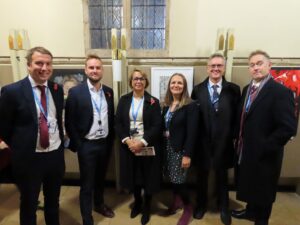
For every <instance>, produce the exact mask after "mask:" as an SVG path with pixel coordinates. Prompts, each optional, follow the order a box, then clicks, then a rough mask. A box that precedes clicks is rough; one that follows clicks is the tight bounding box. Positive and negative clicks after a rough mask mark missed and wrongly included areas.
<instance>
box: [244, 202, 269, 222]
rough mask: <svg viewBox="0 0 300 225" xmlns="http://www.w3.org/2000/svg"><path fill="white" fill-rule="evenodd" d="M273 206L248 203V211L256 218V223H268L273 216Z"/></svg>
mask: <svg viewBox="0 0 300 225" xmlns="http://www.w3.org/2000/svg"><path fill="white" fill-rule="evenodd" d="M272 206H273V204H272V203H269V204H264V205H261V204H260V205H259V204H254V203H247V206H246V209H247V212H248V213H249V214H250V215H252V216H253V217H254V218H255V221H265V222H268V220H269V218H270V215H271V211H272Z"/></svg>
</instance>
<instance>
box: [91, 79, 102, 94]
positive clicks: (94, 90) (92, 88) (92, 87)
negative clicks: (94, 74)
mask: <svg viewBox="0 0 300 225" xmlns="http://www.w3.org/2000/svg"><path fill="white" fill-rule="evenodd" d="M87 85H88V88H89V90H91V91H93V92H97V90H96V88H95V87H94V86H93V85H92V84H91V82H90V80H89V79H87ZM102 89H103V85H102V83H101V88H100V89H99V91H101V90H102Z"/></svg>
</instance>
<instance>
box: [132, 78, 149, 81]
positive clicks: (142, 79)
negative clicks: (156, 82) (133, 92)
mask: <svg viewBox="0 0 300 225" xmlns="http://www.w3.org/2000/svg"><path fill="white" fill-rule="evenodd" d="M132 80H133V81H138V80H139V81H145V80H146V79H145V78H144V77H135V78H133V79H132Z"/></svg>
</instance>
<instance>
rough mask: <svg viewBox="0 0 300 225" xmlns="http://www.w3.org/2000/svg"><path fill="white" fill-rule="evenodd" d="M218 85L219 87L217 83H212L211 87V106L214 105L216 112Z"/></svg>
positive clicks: (217, 106)
mask: <svg viewBox="0 0 300 225" xmlns="http://www.w3.org/2000/svg"><path fill="white" fill-rule="evenodd" d="M218 87H219V85H217V84H214V85H213V86H212V89H213V93H212V104H213V107H214V109H215V111H216V112H217V111H218V109H219V93H218V91H217V89H218Z"/></svg>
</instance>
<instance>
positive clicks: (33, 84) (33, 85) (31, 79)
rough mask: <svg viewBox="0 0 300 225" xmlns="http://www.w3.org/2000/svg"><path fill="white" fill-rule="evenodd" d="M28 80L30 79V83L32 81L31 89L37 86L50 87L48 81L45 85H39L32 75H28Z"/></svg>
mask: <svg viewBox="0 0 300 225" xmlns="http://www.w3.org/2000/svg"><path fill="white" fill-rule="evenodd" d="M28 79H29V81H30V84H31V87H36V86H38V85H43V86H46V87H48V81H46V82H45V83H43V84H37V83H36V82H35V81H34V79H33V78H32V77H31V75H30V74H28Z"/></svg>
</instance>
